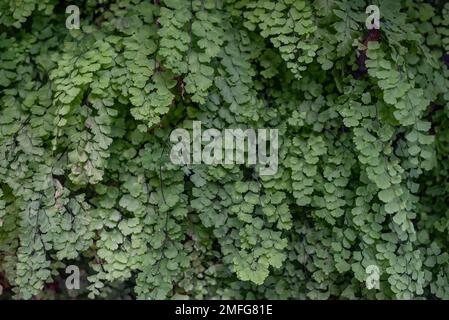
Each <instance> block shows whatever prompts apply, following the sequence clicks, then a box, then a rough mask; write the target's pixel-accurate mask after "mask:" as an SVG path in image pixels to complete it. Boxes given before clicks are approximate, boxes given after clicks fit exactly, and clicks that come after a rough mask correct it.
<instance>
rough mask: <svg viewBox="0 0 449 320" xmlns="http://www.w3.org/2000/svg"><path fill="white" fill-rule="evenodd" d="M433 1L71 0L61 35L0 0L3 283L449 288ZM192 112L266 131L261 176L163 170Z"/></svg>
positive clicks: (47, 11)
mask: <svg viewBox="0 0 449 320" xmlns="http://www.w3.org/2000/svg"><path fill="white" fill-rule="evenodd" d="M443 2H444V1H424V0H416V1H405V0H404V1H389V0H384V1H373V3H370V2H369V1H363V0H357V1H349V0H315V1H312V0H280V1H269V0H155V1H143V0H142V1H141V0H124V1H115V0H103V1H93V0H88V1H84V2H83V4H80V5H79V9H80V13H81V16H80V29H76V28H74V29H68V28H67V27H66V18H67V15H68V14H66V13H65V9H66V8H65V7H64V6H65V5H67V3H66V2H58V1H55V0H48V1H36V0H22V1H13V0H0V273H1V274H2V277H1V278H5V279H6V280H5V283H7V284H8V285H7V286H6V285H4V284H3V285H2V286H1V287H0V289H1V288H2V287H3V295H4V296H6V297H14V298H18V299H30V298H33V297H44V298H51V297H54V296H55V295H57V296H60V297H65V296H66V295H67V294H70V295H72V296H76V297H79V298H85V297H89V298H100V297H109V298H111V297H112V298H118V297H121V298H125V297H133V298H139V299H167V298H183V297H188V298H192V299H201V298H233V299H253V298H258V299H286V298H290V299H308V298H311V299H326V298H350V299H356V298H368V299H398V298H399V299H407V298H444V299H448V298H449V278H448V277H449V242H448V241H449V239H448V236H447V234H448V231H449V227H448V226H449V224H448V221H449V220H448V219H449V216H448V208H447V207H448V199H447V196H448V188H447V183H448V182H447V181H448V178H449V165H448V164H447V163H448V162H447V157H448V154H449V147H448V145H449V126H448V117H449V109H448V106H449V105H448V102H449V94H448V88H449V70H448V67H449V4H444V3H443ZM368 5H377V6H378V7H379V9H380V15H381V20H380V29H379V30H369V29H367V27H366V25H365V20H366V18H367V14H366V12H365V9H366V7H367V6H368ZM193 121H201V124H202V126H203V129H204V130H205V129H208V128H217V129H225V128H242V129H245V128H276V129H277V130H278V133H279V150H278V157H279V166H278V170H277V172H276V173H275V174H274V175H269V176H263V175H260V174H259V170H258V169H259V168H258V166H260V165H259V164H257V165H256V166H254V165H245V164H238V165H227V164H223V165H205V164H200V165H199V164H190V165H175V164H172V162H171V161H170V148H171V145H170V133H171V132H172V131H173V130H174V129H177V128H184V129H188V130H190V129H192V122H193ZM68 265H75V266H77V267H79V268H80V270H81V276H82V285H81V288H80V289H79V290H71V291H70V292H68V291H67V290H66V289H65V288H64V287H59V288H58V289H54V288H55V284H56V283H61V281H62V280H63V279H64V278H65V277H66V274H65V272H64V271H65V268H66V266H68ZM373 265H374V266H376V267H377V268H378V269H379V270H380V278H379V281H380V282H379V289H376V288H369V286H367V284H366V280H367V277H368V275H369V273H367V270H368V269H367V268H368V267H369V266H373ZM0 292H1V291H0Z"/></svg>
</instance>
